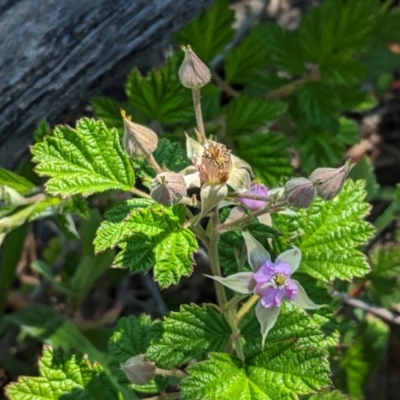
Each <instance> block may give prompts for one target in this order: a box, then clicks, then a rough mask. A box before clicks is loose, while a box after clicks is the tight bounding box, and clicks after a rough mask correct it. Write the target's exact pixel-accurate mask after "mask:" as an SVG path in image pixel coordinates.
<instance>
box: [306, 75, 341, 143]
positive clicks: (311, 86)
mask: <svg viewBox="0 0 400 400" xmlns="http://www.w3.org/2000/svg"><path fill="white" fill-rule="evenodd" d="M298 103H299V108H300V111H301V112H302V113H303V115H304V119H305V120H306V121H307V123H308V124H309V125H310V126H317V127H319V128H320V129H322V130H323V131H326V132H328V133H331V134H333V135H334V134H335V133H337V131H338V129H339V124H338V119H339V101H338V98H337V97H336V95H335V93H334V91H333V90H332V88H330V87H329V86H327V85H324V84H323V83H320V82H306V83H305V84H304V85H302V86H301V87H300V89H299V93H298Z"/></svg>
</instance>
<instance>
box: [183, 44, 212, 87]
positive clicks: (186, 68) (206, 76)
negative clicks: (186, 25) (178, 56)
mask: <svg viewBox="0 0 400 400" xmlns="http://www.w3.org/2000/svg"><path fill="white" fill-rule="evenodd" d="M181 49H182V50H183V51H184V52H185V58H184V60H183V62H182V65H181V67H180V68H179V72H178V75H179V80H180V81H181V83H182V85H183V86H185V87H187V88H188V89H199V88H201V87H203V86H205V85H207V83H208V82H210V80H211V72H210V69H209V68H208V67H207V65H206V64H204V63H203V61H201V60H200V58H199V57H197V55H196V54H195V53H194V52H193V50H192V49H191V47H190V46H181Z"/></svg>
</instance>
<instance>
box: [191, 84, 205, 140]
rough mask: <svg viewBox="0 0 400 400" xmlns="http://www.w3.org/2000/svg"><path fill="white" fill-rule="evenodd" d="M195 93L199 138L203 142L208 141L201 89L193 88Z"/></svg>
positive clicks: (193, 93) (195, 111)
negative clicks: (202, 109) (202, 110)
mask: <svg viewBox="0 0 400 400" xmlns="http://www.w3.org/2000/svg"><path fill="white" fill-rule="evenodd" d="M192 95H193V104H194V114H195V116H196V124H197V132H196V134H197V140H198V141H199V142H200V143H201V144H205V143H206V132H205V130H204V123H203V114H202V112H201V100H200V99H201V97H200V89H192Z"/></svg>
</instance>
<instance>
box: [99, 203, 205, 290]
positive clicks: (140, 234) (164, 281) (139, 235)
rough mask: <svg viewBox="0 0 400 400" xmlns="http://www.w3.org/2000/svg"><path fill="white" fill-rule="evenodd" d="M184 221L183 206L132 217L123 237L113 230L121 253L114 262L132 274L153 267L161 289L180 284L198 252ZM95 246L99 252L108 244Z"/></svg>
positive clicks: (154, 208)
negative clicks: (184, 227) (183, 227)
mask: <svg viewBox="0 0 400 400" xmlns="http://www.w3.org/2000/svg"><path fill="white" fill-rule="evenodd" d="M184 220H185V213H184V207H182V206H181V205H178V206H174V207H172V208H168V207H164V206H161V205H154V206H151V207H147V208H140V209H138V210H137V211H135V212H133V213H131V214H130V215H129V216H128V217H127V218H126V219H125V221H124V222H123V225H125V226H124V227H123V232H122V233H118V232H116V231H115V229H114V230H113V232H114V236H113V240H114V242H115V243H113V244H117V242H118V241H119V242H118V246H119V247H120V248H121V249H122V251H121V252H120V253H119V254H118V255H117V257H116V259H115V263H116V265H117V266H121V267H126V268H128V269H129V270H130V271H132V272H135V271H146V270H149V269H150V268H152V267H153V268H154V279H155V280H156V281H157V282H158V283H159V285H160V286H161V287H167V286H169V285H172V284H176V283H178V281H179V279H180V278H181V277H182V276H188V275H190V274H191V272H192V266H193V253H194V252H195V251H197V248H198V244H197V241H196V238H195V236H194V235H193V233H192V232H191V231H190V230H189V229H182V228H181V224H182V223H183V222H184ZM116 223H118V221H117V222H116ZM103 232H104V231H103ZM125 236H126V237H125ZM101 237H102V238H104V237H105V236H104V235H102V236H101ZM95 245H96V250H97V251H98V250H99V248H100V249H101V248H104V246H106V247H107V243H103V241H99V242H98V241H97V239H96V241H95Z"/></svg>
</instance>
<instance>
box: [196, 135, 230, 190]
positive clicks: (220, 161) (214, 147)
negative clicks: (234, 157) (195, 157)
mask: <svg viewBox="0 0 400 400" xmlns="http://www.w3.org/2000/svg"><path fill="white" fill-rule="evenodd" d="M231 169H232V163H231V152H230V150H228V148H227V147H226V146H225V145H223V144H220V143H212V144H209V145H208V146H207V147H206V148H205V150H204V153H203V156H202V157H201V163H200V167H199V172H200V178H201V180H202V181H203V182H207V183H226V181H227V180H228V179H229V173H230V171H231Z"/></svg>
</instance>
